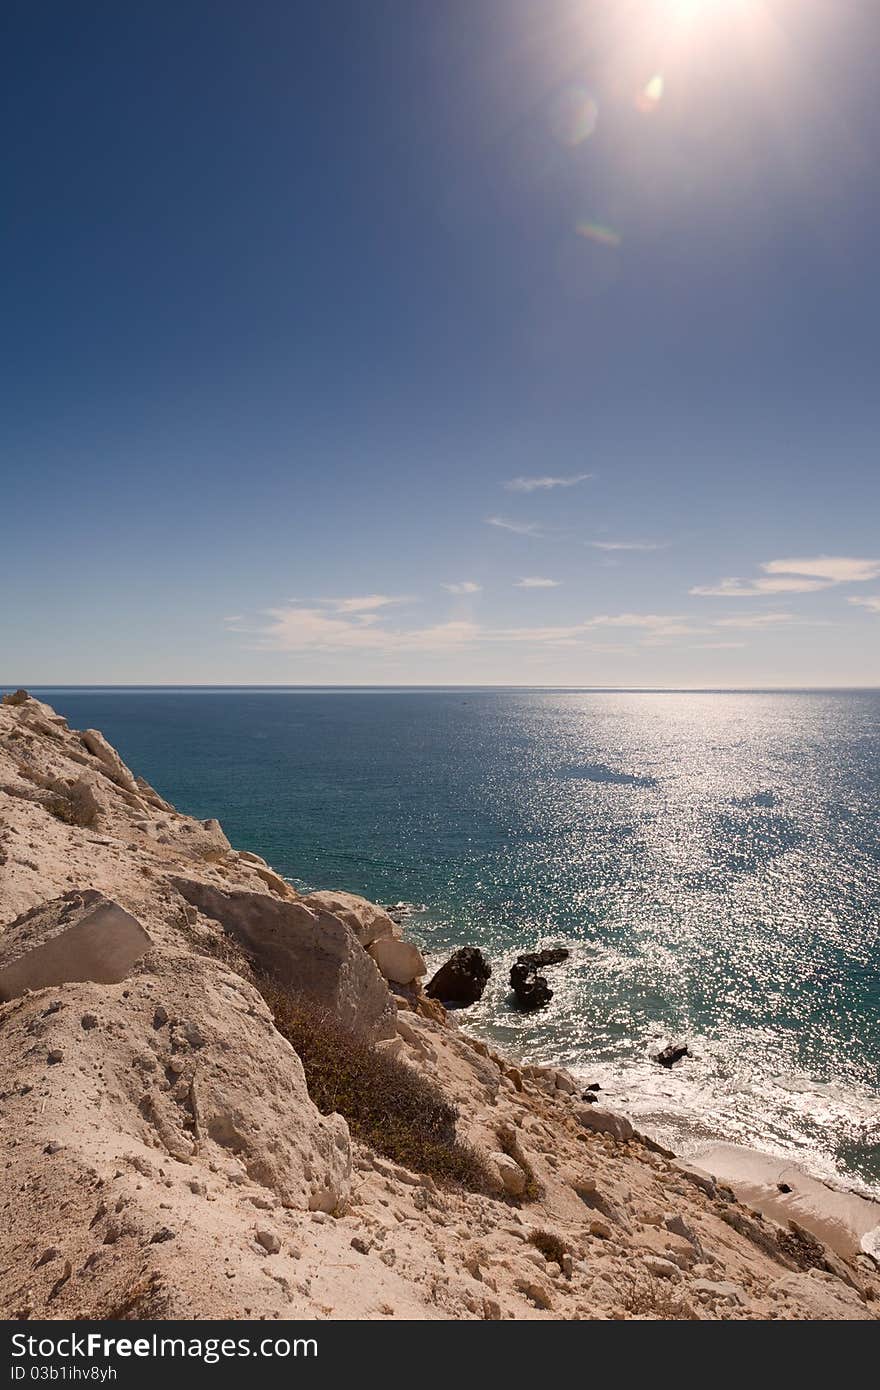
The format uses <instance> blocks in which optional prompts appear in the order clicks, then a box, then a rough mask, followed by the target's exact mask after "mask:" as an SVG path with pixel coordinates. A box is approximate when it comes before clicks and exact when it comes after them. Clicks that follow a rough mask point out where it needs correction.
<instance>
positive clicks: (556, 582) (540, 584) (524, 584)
mask: <svg viewBox="0 0 880 1390" xmlns="http://www.w3.org/2000/svg"><path fill="white" fill-rule="evenodd" d="M561 583H562V580H561V579H542V578H541V576H540V575H539V574H532V575H528V576H527V577H526V578H525V579H518V580H517V581H516V584H515V585H514V588H516V589H558V588H559V586H560V584H561Z"/></svg>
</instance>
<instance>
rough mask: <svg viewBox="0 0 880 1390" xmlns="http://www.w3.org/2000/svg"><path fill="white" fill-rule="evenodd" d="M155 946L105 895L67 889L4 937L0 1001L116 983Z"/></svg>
mask: <svg viewBox="0 0 880 1390" xmlns="http://www.w3.org/2000/svg"><path fill="white" fill-rule="evenodd" d="M151 944H152V943H151V941H150V938H149V936H148V935H147V933H146V932H145V931H144V929H143V927H142V926H141V924H140V922H138V921H137V920H136V918H134V917H132V916H131V915H130V914H129V913H128V912H126V911H125V910H124V909H123V908H121V907H120V906H119V904H118V903H115V902H112V901H111V900H110V899H109V898H105V897H104V896H103V894H101V893H98V892H97V891H95V890H94V889H86V890H84V891H82V892H76V891H74V892H70V893H65V894H64V896H63V897H61V898H53V899H52V901H51V902H47V903H44V904H43V905H42V906H41V907H38V908H34V909H33V910H32V911H31V912H26V913H24V915H23V916H21V917H18V918H17V919H16V920H15V921H14V922H12V923H11V924H10V925H9V926H8V927H6V929H5V930H4V931H3V933H2V935H0V999H15V998H17V997H18V996H19V995H21V994H23V993H24V991H25V990H27V989H44V988H46V987H47V986H48V985H60V984H66V983H69V982H72V981H81V980H92V981H94V982H95V983H96V984H104V985H109V984H117V983H118V982H119V981H120V980H124V979H125V977H126V975H128V973H129V971H130V970H131V968H132V966H133V965H134V964H135V963H136V962H137V961H139V960H140V959H141V957H142V956H144V955H145V954H146V953H147V951H148V950H149V949H150V946H151Z"/></svg>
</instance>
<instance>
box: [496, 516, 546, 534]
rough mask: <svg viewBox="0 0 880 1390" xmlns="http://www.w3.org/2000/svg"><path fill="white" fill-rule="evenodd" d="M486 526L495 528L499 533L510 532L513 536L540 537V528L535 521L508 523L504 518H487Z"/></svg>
mask: <svg viewBox="0 0 880 1390" xmlns="http://www.w3.org/2000/svg"><path fill="white" fill-rule="evenodd" d="M486 525H487V526H497V527H498V528H499V530H501V531H512V532H513V534H514V535H515V536H540V535H541V527H540V525H539V524H538V522H537V521H509V520H508V519H507V517H504V516H487V517H486Z"/></svg>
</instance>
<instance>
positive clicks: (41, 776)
mask: <svg viewBox="0 0 880 1390" xmlns="http://www.w3.org/2000/svg"><path fill="white" fill-rule="evenodd" d="M87 744H88V745H90V746H91V750H92V751H90V748H89V746H87ZM95 750H97V751H95ZM114 758H115V755H113V754H112V750H109V749H108V748H107V747H106V746H102V745H101V743H100V742H98V741H97V740H96V739H94V738H91V739H87V740H86V741H84V739H83V737H82V736H81V735H79V734H77V733H75V732H71V731H69V730H68V729H67V728H66V726H65V725H64V723H63V721H60V722H59V721H58V718H57V716H56V715H54V712H53V711H51V710H49V709H48V708H47V707H46V706H42V705H40V704H39V703H38V702H37V701H33V700H31V701H28V702H27V703H24V704H21V705H18V706H8V705H4V706H2V707H0V923H4V924H6V923H9V922H10V921H11V920H12V919H13V918H15V917H16V916H17V915H18V914H20V913H22V912H24V911H27V910H28V909H31V908H33V907H35V906H37V905H38V904H41V903H43V902H45V901H46V900H47V899H51V898H54V897H57V896H58V895H60V894H62V893H65V892H68V891H70V890H73V889H80V890H81V889H85V888H96V889H99V890H101V891H103V892H104V893H106V894H107V895H108V896H110V897H112V898H113V899H114V900H115V901H116V902H118V903H119V904H121V905H122V906H123V907H124V908H125V909H126V910H127V911H129V912H131V913H132V914H133V915H134V916H136V917H137V918H138V920H139V921H140V922H141V923H142V925H143V926H144V927H145V928H146V930H147V932H148V933H149V935H150V937H151V940H152V943H153V945H152V949H151V950H150V951H149V952H148V954H147V955H146V956H145V957H144V958H143V960H142V961H141V962H140V963H139V964H138V965H136V966H135V967H134V969H133V970H132V972H131V974H130V976H129V977H128V978H126V979H125V980H123V981H122V982H121V983H119V984H115V985H98V984H94V983H88V982H86V983H78V984H65V985H62V986H58V987H55V988H50V989H43V990H39V991H36V992H34V993H32V994H28V995H25V996H24V997H23V998H20V999H15V1000H12V1001H11V1002H9V1003H6V1004H2V1005H0V1121H2V1144H3V1155H2V1168H0V1173H2V1181H0V1199H2V1207H3V1219H2V1223H0V1305H2V1308H3V1309H4V1310H5V1315H6V1316H7V1317H10V1316H12V1317H27V1316H31V1317H69V1316H73V1315H76V1316H83V1315H95V1316H99V1317H101V1316H112V1315H119V1314H121V1313H123V1314H124V1313H125V1311H126V1310H127V1309H129V1308H131V1309H133V1310H134V1311H135V1312H136V1313H137V1312H139V1313H140V1315H141V1316H150V1315H153V1316H163V1315H164V1316H181V1317H192V1318H200V1317H225V1316H229V1317H268V1318H286V1317H315V1318H395V1317H397V1318H498V1317H501V1318H545V1319H555V1318H608V1317H613V1318H626V1317H641V1316H648V1317H657V1316H659V1317H688V1318H701V1319H704V1318H724V1319H743V1318H855V1319H870V1318H873V1317H876V1316H878V1310H880V1300H878V1295H880V1279H878V1270H877V1266H876V1265H875V1263H874V1261H873V1260H871V1259H870V1258H869V1257H868V1256H867V1255H864V1254H851V1255H850V1256H849V1258H848V1259H846V1260H844V1259H842V1258H841V1257H840V1256H839V1255H836V1254H834V1253H833V1252H832V1251H831V1250H830V1249H829V1250H826V1249H825V1248H823V1247H822V1246H820V1245H818V1244H817V1243H816V1242H815V1241H811V1240H810V1239H809V1237H807V1236H806V1235H801V1236H800V1237H798V1236H797V1235H796V1234H793V1233H792V1232H791V1231H790V1230H789V1231H787V1232H783V1231H782V1228H780V1227H778V1226H776V1225H775V1224H774V1223H773V1222H771V1221H769V1220H765V1219H762V1218H760V1217H758V1216H757V1214H755V1213H752V1212H750V1210H749V1209H748V1208H747V1207H744V1206H742V1205H740V1204H738V1203H737V1202H735V1201H733V1200H731V1194H729V1193H727V1192H725V1191H724V1190H722V1191H719V1190H718V1188H717V1187H716V1185H715V1184H714V1183H713V1182H712V1181H711V1179H709V1178H706V1177H705V1176H702V1175H701V1174H699V1173H695V1172H692V1171H689V1170H688V1168H687V1165H680V1164H678V1163H677V1162H676V1160H675V1159H673V1158H672V1157H669V1156H666V1155H665V1154H664V1153H662V1152H657V1151H656V1149H652V1148H651V1147H650V1146H649V1145H648V1144H646V1143H645V1142H643V1141H642V1140H641V1139H639V1137H638V1136H633V1137H630V1138H617V1137H614V1135H613V1134H610V1133H599V1132H594V1131H592V1130H591V1129H588V1128H585V1127H584V1124H583V1123H582V1118H584V1119H586V1120H587V1121H589V1118H590V1115H592V1112H590V1113H589V1114H588V1113H587V1107H584V1106H583V1105H582V1104H581V1103H580V1102H579V1101H578V1100H577V1097H576V1096H573V1095H572V1094H570V1093H569V1091H568V1089H565V1088H566V1087H567V1085H568V1083H567V1081H566V1078H565V1077H564V1076H562V1077H560V1078H559V1083H560V1084H559V1085H557V1084H556V1080H557V1079H556V1078H555V1076H554V1075H553V1074H552V1073H545V1074H535V1075H533V1076H529V1075H525V1076H524V1077H521V1076H520V1074H519V1073H518V1072H517V1071H516V1070H515V1069H514V1068H512V1067H511V1066H510V1065H509V1064H508V1063H506V1062H505V1061H504V1060H503V1059H498V1058H494V1057H493V1056H490V1055H488V1054H487V1051H486V1049H485V1047H484V1046H483V1045H481V1044H476V1043H473V1042H471V1041H470V1040H469V1039H468V1038H467V1037H466V1036H465V1035H464V1034H463V1033H462V1032H461V1031H460V1030H459V1029H458V1028H457V1027H455V1026H451V1025H449V1024H445V1025H444V1024H441V1023H439V1022H437V1021H436V1020H434V1019H432V1018H428V1017H422V1016H421V1015H420V1014H419V1013H418V1012H412V1011H410V1010H407V1009H406V1008H405V1005H404V1003H403V1001H399V1009H400V1012H399V1014H398V1024H397V1027H398V1030H399V1031H398V1036H399V1039H400V1041H399V1043H398V1042H394V1043H393V1044H391V1045H392V1046H393V1047H395V1048H398V1047H399V1049H400V1053H401V1055H402V1056H404V1057H405V1058H406V1059H407V1060H408V1061H409V1062H410V1063H411V1064H412V1065H413V1066H415V1067H417V1068H419V1069H421V1070H422V1071H424V1072H425V1073H426V1074H428V1075H429V1076H430V1077H432V1078H433V1079H434V1080H435V1081H437V1082H438V1083H439V1084H440V1085H441V1086H442V1087H443V1088H444V1090H445V1091H446V1092H447V1093H448V1094H449V1095H450V1096H451V1097H452V1098H453V1099H454V1100H455V1101H456V1103H457V1104H458V1106H459V1108H460V1114H461V1119H460V1122H459V1130H460V1132H461V1133H462V1134H463V1135H465V1136H466V1137H468V1138H470V1139H471V1140H472V1141H473V1142H475V1143H476V1144H478V1145H479V1146H480V1147H481V1148H482V1149H484V1150H485V1151H486V1152H487V1153H488V1152H492V1151H496V1150H497V1149H498V1148H499V1137H498V1135H499V1129H501V1130H506V1132H507V1134H508V1136H509V1138H508V1147H512V1148H513V1149H514V1151H515V1152H516V1153H518V1154H519V1155H521V1156H522V1158H523V1159H524V1161H525V1162H527V1163H529V1164H530V1165H531V1166H532V1168H533V1169H534V1172H535V1175H536V1178H537V1179H538V1181H539V1182H540V1185H541V1188H542V1190H543V1195H542V1196H541V1198H540V1199H539V1200H537V1201H532V1202H520V1203H519V1204H518V1203H517V1202H516V1201H515V1200H513V1199H508V1200H502V1199H501V1198H498V1199H493V1198H489V1197H484V1196H474V1195H471V1194H467V1193H461V1192H451V1191H439V1190H438V1189H437V1188H436V1187H435V1186H434V1184H433V1182H432V1181H431V1180H430V1179H423V1178H420V1177H419V1175H418V1174H414V1173H410V1172H406V1171H403V1170H401V1169H399V1168H397V1167H395V1166H394V1165H392V1164H390V1163H389V1162H387V1161H386V1160H384V1159H381V1158H379V1157H377V1156H376V1155H374V1154H372V1153H371V1152H369V1151H367V1150H366V1149H365V1148H363V1147H362V1146H361V1145H359V1144H356V1143H352V1142H351V1141H350V1138H349V1134H348V1129H347V1126H346V1125H345V1122H344V1121H343V1120H342V1119H341V1118H340V1117H338V1116H326V1117H325V1116H320V1115H319V1114H318V1112H317V1111H316V1109H315V1107H314V1106H313V1105H312V1103H311V1101H310V1100H309V1098H308V1094H307V1091H306V1086H305V1081H304V1077H303V1073H302V1068H301V1066H300V1063H299V1059H298V1058H297V1057H296V1055H295V1053H294V1052H293V1051H292V1049H291V1048H290V1046H289V1045H288V1044H287V1043H286V1042H285V1041H284V1040H283V1039H282V1038H281V1037H280V1035H279V1034H278V1033H277V1031H276V1030H275V1028H274V1026H273V1024H272V1021H271V1017H270V1015H269V1013H268V1011H267V1009H266V1007H265V1005H264V1003H263V1001H262V999H261V998H260V996H259V995H258V994H257V992H256V991H255V990H254V989H253V987H252V986H251V985H250V984H249V983H248V982H247V981H246V980H244V979H242V978H241V977H240V975H239V974H238V973H237V972H236V970H235V968H234V960H233V959H232V958H231V956H230V953H229V951H228V949H227V944H226V942H225V939H224V937H223V934H222V932H221V930H220V928H219V927H218V925H217V923H216V922H215V921H213V920H212V919H210V918H207V917H204V916H202V915H201V914H199V913H198V912H197V911H196V910H195V909H194V908H192V907H191V906H189V905H188V904H187V903H185V902H184V900H183V899H182V898H181V896H180V895H179V893H178V892H177V891H176V890H175V889H174V888H173V887H172V886H171V882H170V880H171V879H172V878H173V877H175V876H179V875H184V876H185V877H187V878H188V879H190V880H192V879H200V880H202V881H203V882H205V883H211V884H214V885H216V886H217V887H220V888H227V889H228V888H240V889H247V890H250V891H252V892H259V893H261V894H264V895H268V896H269V897H272V896H275V897H277V898H281V897H282V896H289V895H290V894H291V890H290V889H289V887H287V886H286V885H284V883H283V882H282V881H281V880H279V879H278V878H277V876H275V875H274V874H272V872H271V871H270V870H268V869H267V868H266V867H265V866H261V865H259V864H255V863H254V862H253V860H252V857H251V858H249V859H246V858H242V857H240V856H239V855H238V854H237V853H236V852H235V851H234V850H232V849H231V848H230V847H229V845H228V843H227V842H226V840H225V837H224V836H223V834H222V831H221V830H220V829H219V827H218V826H217V825H216V823H212V822H208V823H207V824H205V825H203V824H202V823H200V822H197V821H193V820H190V819H189V818H187V817H184V816H181V815H179V814H178V813H177V812H175V811H174V810H173V809H171V808H169V807H167V805H165V804H164V803H162V801H161V798H160V797H158V796H157V795H156V794H155V793H153V792H152V790H151V789H149V788H147V787H146V786H145V785H138V784H137V783H136V782H135V781H134V780H133V779H132V777H131V774H130V773H129V771H128V769H126V768H124V766H123V765H122V764H121V763H120V762H119V761H118V758H116V759H115V761H114ZM76 781H80V782H81V783H82V782H83V781H84V783H85V784H86V790H85V791H84V790H83V787H82V785H80V787H79V789H78V790H77V791H76V792H75V793H74V795H75V797H77V798H80V799H82V798H83V797H85V799H86V800H88V796H89V795H91V796H93V797H94V799H95V802H96V803H97V807H98V811H97V818H96V821H95V824H94V825H93V826H92V827H91V828H89V827H85V828H81V827H79V826H77V825H75V824H68V823H66V822H65V821H64V820H62V819H59V818H58V815H57V814H56V813H55V812H57V800H56V798H57V797H58V796H62V797H63V796H64V795H65V793H64V792H63V787H64V785H65V784H70V783H73V782H76ZM59 788H61V790H59ZM53 808H54V811H53ZM358 949H360V948H358ZM0 963H2V950H0ZM384 1045H385V1046H388V1045H389V1044H384ZM560 1087H561V1088H560ZM592 1122H593V1123H596V1120H595V1116H594V1115H593V1119H592ZM607 1123H608V1124H609V1126H611V1127H612V1128H614V1127H616V1123H615V1120H614V1117H610V1118H609V1119H608V1121H607ZM619 1128H620V1130H621V1133H624V1134H625V1133H626V1129H627V1126H626V1125H625V1123H624V1124H623V1125H622V1126H621V1127H619ZM783 1215H784V1213H783ZM535 1229H544V1230H550V1231H552V1232H554V1233H555V1234H557V1235H558V1236H559V1237H560V1238H561V1240H562V1242H563V1244H564V1246H565V1247H566V1255H565V1257H564V1259H563V1265H562V1266H560V1265H559V1264H557V1263H555V1262H554V1263H550V1262H548V1261H547V1260H546V1259H545V1257H544V1256H543V1255H542V1254H541V1253H540V1251H539V1250H538V1249H536V1248H535V1247H534V1245H532V1244H531V1243H530V1241H529V1239H528V1237H529V1234H530V1232H532V1231H533V1230H535ZM780 1240H781V1243H780Z"/></svg>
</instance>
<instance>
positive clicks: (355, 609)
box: [322, 594, 408, 613]
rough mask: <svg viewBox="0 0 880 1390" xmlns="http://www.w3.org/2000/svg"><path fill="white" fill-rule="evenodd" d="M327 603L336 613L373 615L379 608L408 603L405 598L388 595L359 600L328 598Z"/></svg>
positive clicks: (360, 598)
mask: <svg viewBox="0 0 880 1390" xmlns="http://www.w3.org/2000/svg"><path fill="white" fill-rule="evenodd" d="M322 602H324V603H326V604H328V605H329V607H331V608H332V609H333V610H334V612H336V613H373V612H375V610H376V609H377V608H388V607H390V606H391V605H392V604H394V603H406V602H408V600H407V599H405V598H391V597H389V595H388V594H363V595H362V596H361V597H359V598H326V599H323V600H322Z"/></svg>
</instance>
